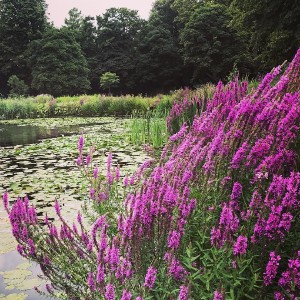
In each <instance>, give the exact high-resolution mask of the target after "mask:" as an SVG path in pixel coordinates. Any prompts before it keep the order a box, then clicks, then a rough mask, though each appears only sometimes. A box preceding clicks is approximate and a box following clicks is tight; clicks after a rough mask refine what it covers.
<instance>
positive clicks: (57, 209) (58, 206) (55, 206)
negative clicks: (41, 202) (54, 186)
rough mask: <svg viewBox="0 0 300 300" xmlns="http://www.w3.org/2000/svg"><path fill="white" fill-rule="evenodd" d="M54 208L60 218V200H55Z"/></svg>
mask: <svg viewBox="0 0 300 300" xmlns="http://www.w3.org/2000/svg"><path fill="white" fill-rule="evenodd" d="M54 208H55V212H56V214H57V215H58V216H60V205H59V203H58V200H55V203H54Z"/></svg>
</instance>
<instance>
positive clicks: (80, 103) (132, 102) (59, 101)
mask: <svg viewBox="0 0 300 300" xmlns="http://www.w3.org/2000/svg"><path fill="white" fill-rule="evenodd" d="M165 97H166V96H164V98H165ZM160 101H161V99H159V98H158V97H152V98H148V97H141V96H130V95H128V96H121V97H112V96H102V95H92V96H88V95H82V96H75V97H59V98H53V97H52V96H50V95H38V96H36V97H29V98H10V99H1V100H0V119H26V118H42V117H44V118H45V117H46V118H47V117H70V116H72V117H96V116H99V117H101V116H129V115H132V114H133V113H141V114H143V113H145V112H146V111H147V110H149V109H151V108H152V107H153V106H155V105H156V104H157V103H159V102H160ZM164 101H165V100H164Z"/></svg>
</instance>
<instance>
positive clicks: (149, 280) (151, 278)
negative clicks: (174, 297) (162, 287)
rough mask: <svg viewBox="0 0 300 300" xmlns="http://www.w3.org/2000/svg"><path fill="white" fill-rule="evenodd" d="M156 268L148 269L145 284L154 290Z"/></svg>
mask: <svg viewBox="0 0 300 300" xmlns="http://www.w3.org/2000/svg"><path fill="white" fill-rule="evenodd" d="M156 272H157V270H156V268H154V267H152V266H150V267H149V268H148V271H147V274H146V276H145V282H144V286H145V287H147V288H149V289H152V288H153V286H154V283H155V280H156Z"/></svg>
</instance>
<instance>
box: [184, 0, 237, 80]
mask: <svg viewBox="0 0 300 300" xmlns="http://www.w3.org/2000/svg"><path fill="white" fill-rule="evenodd" d="M229 22H230V16H229V14H228V13H227V11H226V7H225V6H223V5H219V4H213V3H212V4H211V3H209V4H205V5H203V4H200V5H198V6H197V8H196V9H195V11H194V12H193V13H192V14H191V16H190V18H189V21H188V22H187V23H186V24H185V26H184V28H183V29H182V30H181V42H182V44H183V48H184V52H183V56H184V60H185V63H186V64H187V65H188V66H189V67H190V68H191V70H192V82H193V83H194V84H197V83H198V84H199V83H205V82H216V81H218V80H220V79H224V78H225V76H226V75H227V74H228V73H229V72H230V71H231V70H232V68H233V65H234V63H235V61H236V59H237V56H238V55H239V52H240V51H241V43H240V41H239V38H238V36H237V34H236V32H235V31H233V30H232V29H230V28H229V27H228V25H229Z"/></svg>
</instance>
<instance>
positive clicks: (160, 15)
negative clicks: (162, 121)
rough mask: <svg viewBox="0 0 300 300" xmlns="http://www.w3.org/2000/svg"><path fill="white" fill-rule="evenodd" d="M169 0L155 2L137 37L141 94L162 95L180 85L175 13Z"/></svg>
mask: <svg viewBox="0 0 300 300" xmlns="http://www.w3.org/2000/svg"><path fill="white" fill-rule="evenodd" d="M172 2H173V0H160V1H157V2H155V4H154V6H153V9H152V11H151V15H150V18H149V22H148V24H146V26H144V28H143V29H142V30H141V33H140V40H139V45H138V50H139V55H140V56H139V58H140V59H139V61H138V65H137V74H138V80H139V87H140V89H141V91H142V92H147V91H149V90H150V91H152V92H156V93H157V92H165V91H169V90H170V89H176V88H177V87H178V85H179V84H181V83H182V82H183V73H182V71H183V60H182V57H181V55H180V53H179V39H178V28H177V25H176V23H175V18H176V16H177V13H176V11H175V10H174V9H172V8H171V4H172Z"/></svg>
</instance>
